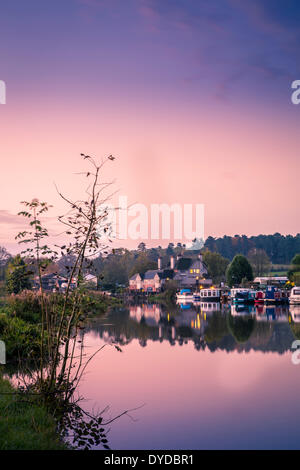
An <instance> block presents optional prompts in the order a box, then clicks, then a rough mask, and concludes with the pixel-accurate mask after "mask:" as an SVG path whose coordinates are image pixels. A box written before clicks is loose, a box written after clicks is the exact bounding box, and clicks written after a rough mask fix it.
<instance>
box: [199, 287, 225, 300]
mask: <svg viewBox="0 0 300 470" xmlns="http://www.w3.org/2000/svg"><path fill="white" fill-rule="evenodd" d="M220 297H221V290H220V289H214V288H213V287H210V288H209V289H201V291H200V298H201V302H216V301H219V300H220Z"/></svg>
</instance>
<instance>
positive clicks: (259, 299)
mask: <svg viewBox="0 0 300 470" xmlns="http://www.w3.org/2000/svg"><path fill="white" fill-rule="evenodd" d="M264 298H265V294H264V292H263V291H262V290H259V291H257V292H256V293H255V300H254V302H255V303H256V304H263V303H264Z"/></svg>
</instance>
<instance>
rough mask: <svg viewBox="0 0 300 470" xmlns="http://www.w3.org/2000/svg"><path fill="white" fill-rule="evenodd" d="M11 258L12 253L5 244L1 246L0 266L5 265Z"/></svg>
mask: <svg viewBox="0 0 300 470" xmlns="http://www.w3.org/2000/svg"><path fill="white" fill-rule="evenodd" d="M10 258H11V255H10V254H9V253H8V251H7V249H6V248H4V246H0V266H5V265H6V264H7V262H8V260H9V259H10Z"/></svg>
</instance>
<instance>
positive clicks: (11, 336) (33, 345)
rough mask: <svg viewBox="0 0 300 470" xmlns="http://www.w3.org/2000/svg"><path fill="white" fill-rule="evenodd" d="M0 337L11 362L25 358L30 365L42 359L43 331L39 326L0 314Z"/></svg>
mask: <svg viewBox="0 0 300 470" xmlns="http://www.w3.org/2000/svg"><path fill="white" fill-rule="evenodd" d="M0 336H1V340H2V341H4V342H5V346H6V354H7V357H8V358H10V360H11V361H18V359H20V360H21V358H25V359H26V361H27V362H28V363H29V362H31V361H33V360H37V359H38V358H39V357H40V336H41V330H40V327H39V326H38V325H32V324H30V323H28V322H26V321H24V320H22V319H21V318H17V317H9V316H7V315H5V314H0ZM44 341H46V339H45V340H44Z"/></svg>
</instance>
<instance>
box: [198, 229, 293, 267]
mask: <svg viewBox="0 0 300 470" xmlns="http://www.w3.org/2000/svg"><path fill="white" fill-rule="evenodd" d="M204 247H205V248H207V249H208V250H209V251H212V252H216V253H220V254H221V255H222V256H224V257H225V258H227V259H229V260H230V261H231V260H232V259H233V258H234V256H235V255H237V254H241V255H244V256H247V255H248V253H249V252H250V251H251V250H253V249H257V250H264V251H265V252H266V254H267V256H268V258H269V259H270V261H271V262H272V263H273V264H290V263H291V260H292V258H293V257H294V256H295V255H296V254H297V253H300V233H298V234H297V235H295V236H293V235H281V234H280V233H274V234H273V235H257V236H251V237H247V236H246V235H235V236H234V237H230V236H227V235H224V236H223V237H222V238H214V237H208V238H207V239H206V241H205V244H204Z"/></svg>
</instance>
